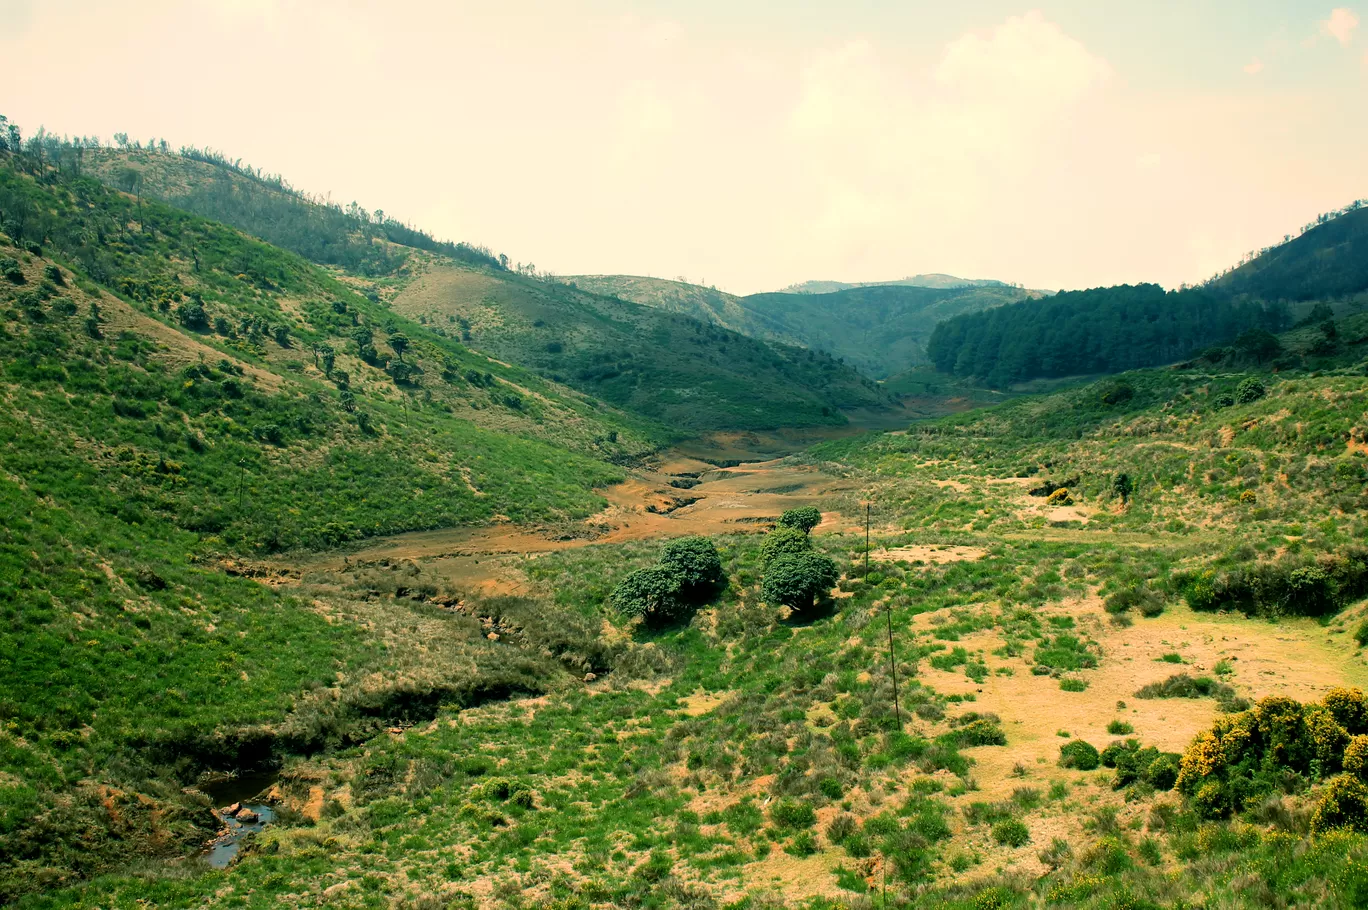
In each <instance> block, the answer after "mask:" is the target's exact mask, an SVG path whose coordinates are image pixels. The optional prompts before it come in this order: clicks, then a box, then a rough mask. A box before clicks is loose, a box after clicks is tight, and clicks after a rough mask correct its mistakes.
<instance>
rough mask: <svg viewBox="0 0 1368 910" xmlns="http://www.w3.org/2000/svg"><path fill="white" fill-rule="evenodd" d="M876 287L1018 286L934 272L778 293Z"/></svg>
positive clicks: (805, 285)
mask: <svg viewBox="0 0 1368 910" xmlns="http://www.w3.org/2000/svg"><path fill="white" fill-rule="evenodd" d="M875 287H911V288H935V289H937V290H953V289H957V288H1011V287H1016V285H1014V284H1011V283H1009V282H1006V281H998V280H996V279H993V278H957V277H955V276H954V275H946V274H943V273H941V272H932V273H930V274H928V275H912V276H910V277H908V278H899V279H897V280H896V281H801V282H799V283H798V284H791V285H789V286H788V287H786V288H780V289H779V290H778V291H777V292H776V293H779V294H834V293H836V292H837V291H849V290H851V289H853V288H875Z"/></svg>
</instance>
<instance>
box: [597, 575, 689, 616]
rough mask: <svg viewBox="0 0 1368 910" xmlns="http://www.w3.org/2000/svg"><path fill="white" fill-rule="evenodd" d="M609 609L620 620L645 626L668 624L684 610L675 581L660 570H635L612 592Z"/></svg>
mask: <svg viewBox="0 0 1368 910" xmlns="http://www.w3.org/2000/svg"><path fill="white" fill-rule="evenodd" d="M610 600H611V601H612V604H613V609H615V610H617V611H618V612H619V613H621V614H622V615H623V616H632V617H640V618H641V619H642V620H644V621H646V622H649V623H662V622H668V621H670V620H672V619H675V618H677V617H678V616H679V615H680V614H681V613H682V612H683V609H684V603H683V601H682V600H681V598H680V596H679V579H678V577H677V576H676V575H675V574H674V573H673V572H670V571H668V570H666V569H664V568H662V567H660V566H650V567H648V568H645V569H637V570H636V571H635V572H633V573H632V574H630V575H628V576H627V577H626V578H624V579H623V580H622V583H621V584H619V585H618V586H617V587H616V588H614V589H613V593H612V596H611V598H610Z"/></svg>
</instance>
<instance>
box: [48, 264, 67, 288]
mask: <svg viewBox="0 0 1368 910" xmlns="http://www.w3.org/2000/svg"><path fill="white" fill-rule="evenodd" d="M43 277H44V278H46V279H47V280H48V281H51V282H52V283H53V284H55V285H57V286H58V287H59V288H60V287H65V286H66V278H65V277H63V275H62V270H61V269H59V268H57V266H55V265H46V266H44V267H43Z"/></svg>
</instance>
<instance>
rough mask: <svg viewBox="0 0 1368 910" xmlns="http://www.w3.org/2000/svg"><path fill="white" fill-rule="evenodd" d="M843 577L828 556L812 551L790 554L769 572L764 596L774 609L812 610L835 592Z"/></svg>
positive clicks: (781, 557) (762, 590)
mask: <svg viewBox="0 0 1368 910" xmlns="http://www.w3.org/2000/svg"><path fill="white" fill-rule="evenodd" d="M839 577H840V573H839V572H838V571H837V570H836V563H835V562H833V561H832V560H831V559H830V558H828V557H826V556H822V555H820V554H818V553H811V552H807V553H796V554H787V555H784V556H780V557H778V558H777V559H775V560H774V562H772V563H771V564H770V566H769V568H768V569H766V571H765V581H764V584H763V585H762V586H761V596H763V597H764V598H765V603H767V604H769V605H770V606H772V607H778V606H784V607H789V608H790V609H793V610H797V611H803V610H808V609H811V608H812V605H813V604H814V603H815V602H817V601H818V600H821V599H822V598H825V597H826V596H827V595H828V594H830V593H831V589H832V588H833V587H835V585H836V581H837V579H838V578H839Z"/></svg>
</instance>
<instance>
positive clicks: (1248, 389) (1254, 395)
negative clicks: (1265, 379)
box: [1235, 339, 1276, 404]
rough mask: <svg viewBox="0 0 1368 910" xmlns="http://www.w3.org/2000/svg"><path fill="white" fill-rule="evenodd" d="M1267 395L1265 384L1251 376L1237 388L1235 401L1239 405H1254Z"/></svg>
mask: <svg viewBox="0 0 1368 910" xmlns="http://www.w3.org/2000/svg"><path fill="white" fill-rule="evenodd" d="M1275 340H1276V339H1275ZM1267 393H1268V390H1267V389H1265V388H1264V384H1263V383H1262V382H1260V381H1259V380H1258V379H1257V378H1256V377H1254V376H1250V377H1249V378H1248V379H1246V380H1245V381H1244V382H1241V383H1240V384H1239V386H1237V387H1236V389H1235V401H1236V402H1238V403H1239V404H1253V403H1254V402H1256V401H1258V400H1259V399H1260V398H1262V397H1264V395H1266V394H1267Z"/></svg>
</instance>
